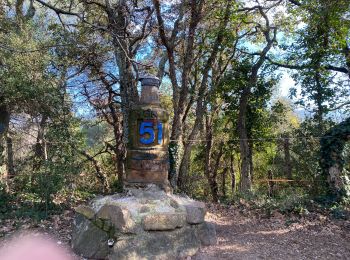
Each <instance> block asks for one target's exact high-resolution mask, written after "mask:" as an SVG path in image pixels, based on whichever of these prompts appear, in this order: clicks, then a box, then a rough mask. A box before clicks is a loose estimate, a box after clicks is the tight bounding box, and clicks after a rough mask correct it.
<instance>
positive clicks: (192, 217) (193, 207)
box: [185, 201, 206, 224]
mask: <svg viewBox="0 0 350 260" xmlns="http://www.w3.org/2000/svg"><path fill="white" fill-rule="evenodd" d="M185 208H186V213H187V217H186V220H187V223H189V224H200V223H203V222H204V217H205V214H206V209H205V204H204V203H203V202H198V201H194V202H192V203H190V204H187V205H185Z"/></svg>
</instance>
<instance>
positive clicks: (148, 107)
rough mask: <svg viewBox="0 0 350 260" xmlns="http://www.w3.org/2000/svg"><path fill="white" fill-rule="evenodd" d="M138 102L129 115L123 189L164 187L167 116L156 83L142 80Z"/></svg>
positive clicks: (147, 78)
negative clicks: (144, 186) (128, 187)
mask: <svg viewBox="0 0 350 260" xmlns="http://www.w3.org/2000/svg"><path fill="white" fill-rule="evenodd" d="M140 81H141V98H140V102H139V104H138V105H137V106H136V108H134V109H132V110H131V111H130V115H129V143H128V153H127V164H126V185H127V186H128V185H130V184H131V185H132V184H147V183H154V184H157V185H159V186H161V187H162V188H166V187H167V186H168V164H169V163H168V161H169V156H168V143H169V129H168V128H169V126H168V120H169V115H168V113H167V112H166V111H165V110H164V109H162V108H161V107H160V102H159V94H158V93H159V91H158V88H159V83H160V82H159V79H158V78H157V77H153V76H143V77H141V78H140Z"/></svg>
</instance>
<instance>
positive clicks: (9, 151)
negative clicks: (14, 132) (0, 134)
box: [6, 136, 15, 178]
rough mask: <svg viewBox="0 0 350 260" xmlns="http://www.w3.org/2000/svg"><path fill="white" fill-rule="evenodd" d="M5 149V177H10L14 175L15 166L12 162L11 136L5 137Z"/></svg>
mask: <svg viewBox="0 0 350 260" xmlns="http://www.w3.org/2000/svg"><path fill="white" fill-rule="evenodd" d="M6 150H7V174H8V175H7V177H8V178H12V177H14V176H15V167H14V163H13V145H12V138H11V137H10V136H7V138H6Z"/></svg>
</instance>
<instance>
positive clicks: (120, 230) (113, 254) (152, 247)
mask: <svg viewBox="0 0 350 260" xmlns="http://www.w3.org/2000/svg"><path fill="white" fill-rule="evenodd" d="M141 85H142V86H141V98H140V102H139V104H138V105H137V107H136V108H135V109H133V110H132V111H131V112H130V117H129V133H128V134H129V144H128V151H127V165H126V174H127V175H126V185H125V192H124V193H122V194H115V195H110V196H104V197H99V198H96V199H94V200H92V201H91V202H90V203H89V204H88V205H81V206H79V207H77V208H76V209H75V211H76V217H75V219H74V222H73V232H72V241H71V245H72V248H73V250H74V251H75V252H76V253H77V254H79V255H81V256H83V257H85V258H89V259H112V260H114V259H128V260H129V259H179V258H183V257H187V256H192V255H194V254H196V252H197V251H198V249H199V248H200V246H201V245H202V246H207V245H212V244H215V243H216V232H215V227H214V225H213V224H211V223H208V222H205V220H204V217H205V214H206V208H205V204H204V203H203V202H198V201H195V200H192V199H190V198H188V197H184V196H178V195H175V194H172V193H171V191H170V189H169V187H168V163H169V162H168V149H167V145H168V141H169V130H168V114H167V112H166V111H165V110H163V109H162V108H161V107H160V102H159V94H158V93H159V91H158V88H159V80H158V79H157V78H156V77H153V76H144V77H142V78H141Z"/></svg>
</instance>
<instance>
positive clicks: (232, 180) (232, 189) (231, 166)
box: [230, 154, 236, 197]
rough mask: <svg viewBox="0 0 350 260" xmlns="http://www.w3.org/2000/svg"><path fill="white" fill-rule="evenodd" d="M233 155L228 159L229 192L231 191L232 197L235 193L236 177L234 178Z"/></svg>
mask: <svg viewBox="0 0 350 260" xmlns="http://www.w3.org/2000/svg"><path fill="white" fill-rule="evenodd" d="M233 161H234V160H233V154H232V155H231V158H230V175H231V191H232V197H233V195H234V194H235V191H236V176H235V167H234V164H233Z"/></svg>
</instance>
